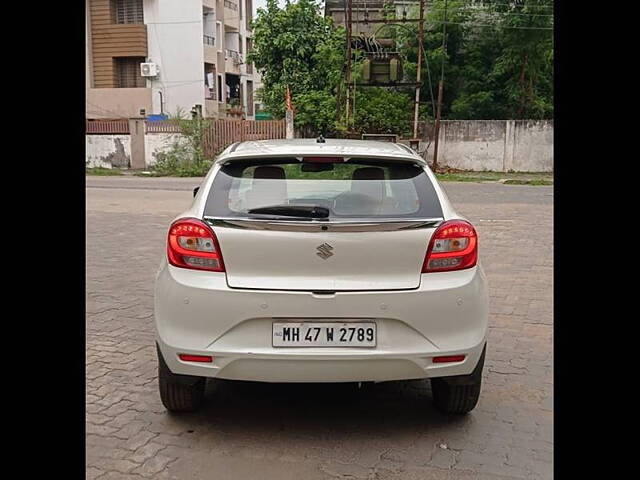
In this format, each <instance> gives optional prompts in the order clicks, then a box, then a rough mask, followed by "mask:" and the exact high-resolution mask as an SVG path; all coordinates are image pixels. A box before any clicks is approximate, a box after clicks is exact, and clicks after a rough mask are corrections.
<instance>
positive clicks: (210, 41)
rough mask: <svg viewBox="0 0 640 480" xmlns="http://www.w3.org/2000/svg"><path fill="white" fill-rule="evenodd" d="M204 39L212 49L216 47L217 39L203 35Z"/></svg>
mask: <svg viewBox="0 0 640 480" xmlns="http://www.w3.org/2000/svg"><path fill="white" fill-rule="evenodd" d="M202 39H203V41H204V44H205V45H209V46H211V47H215V45H216V37H212V36H211V35H203V36H202Z"/></svg>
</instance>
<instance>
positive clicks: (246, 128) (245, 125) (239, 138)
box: [204, 120, 286, 156]
mask: <svg viewBox="0 0 640 480" xmlns="http://www.w3.org/2000/svg"><path fill="white" fill-rule="evenodd" d="M285 136H286V127H285V123H284V120H267V121H265V120H258V121H256V120H213V121H212V122H211V127H209V129H208V130H207V131H206V132H205V135H204V149H205V153H206V154H207V155H209V156H214V155H216V154H217V153H219V152H220V151H222V150H224V149H225V148H227V147H228V146H229V145H231V144H232V143H235V142H244V141H247V140H269V139H274V138H285Z"/></svg>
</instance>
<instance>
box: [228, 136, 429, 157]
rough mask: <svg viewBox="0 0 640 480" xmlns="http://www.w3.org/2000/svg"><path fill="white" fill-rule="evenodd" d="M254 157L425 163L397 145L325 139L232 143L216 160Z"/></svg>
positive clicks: (407, 148) (414, 153)
mask: <svg viewBox="0 0 640 480" xmlns="http://www.w3.org/2000/svg"><path fill="white" fill-rule="evenodd" d="M256 156H260V157H261V156H289V157H290V156H358V157H386V158H403V159H411V160H413V161H415V162H420V163H426V162H425V160H424V159H423V158H422V157H420V156H419V155H418V154H417V153H416V152H414V151H413V150H411V149H410V148H409V147H408V146H406V145H403V144H400V143H392V142H381V141H376V140H345V139H338V138H327V139H325V141H324V143H318V141H317V139H315V138H295V139H290V140H253V141H247V142H239V143H234V144H233V145H231V146H229V147H228V148H227V149H225V150H224V151H223V152H222V153H221V155H220V157H218V160H225V161H227V160H232V159H234V158H246V157H256Z"/></svg>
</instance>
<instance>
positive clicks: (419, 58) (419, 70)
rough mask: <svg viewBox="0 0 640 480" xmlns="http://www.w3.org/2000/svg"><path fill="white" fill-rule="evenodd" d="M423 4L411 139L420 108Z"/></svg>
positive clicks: (422, 4) (416, 130)
mask: <svg viewBox="0 0 640 480" xmlns="http://www.w3.org/2000/svg"><path fill="white" fill-rule="evenodd" d="M424 2H425V0H420V23H419V24H418V70H417V73H416V83H417V85H416V102H415V106H414V110H413V138H414V139H415V138H418V111H419V107H420V84H421V82H420V73H421V70H422V55H423V53H422V52H423V49H424V45H423V41H424Z"/></svg>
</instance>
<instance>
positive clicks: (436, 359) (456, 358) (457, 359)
mask: <svg viewBox="0 0 640 480" xmlns="http://www.w3.org/2000/svg"><path fill="white" fill-rule="evenodd" d="M465 357H466V355H449V356H447V357H433V363H451V362H461V361H463V360H464V359H465Z"/></svg>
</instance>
